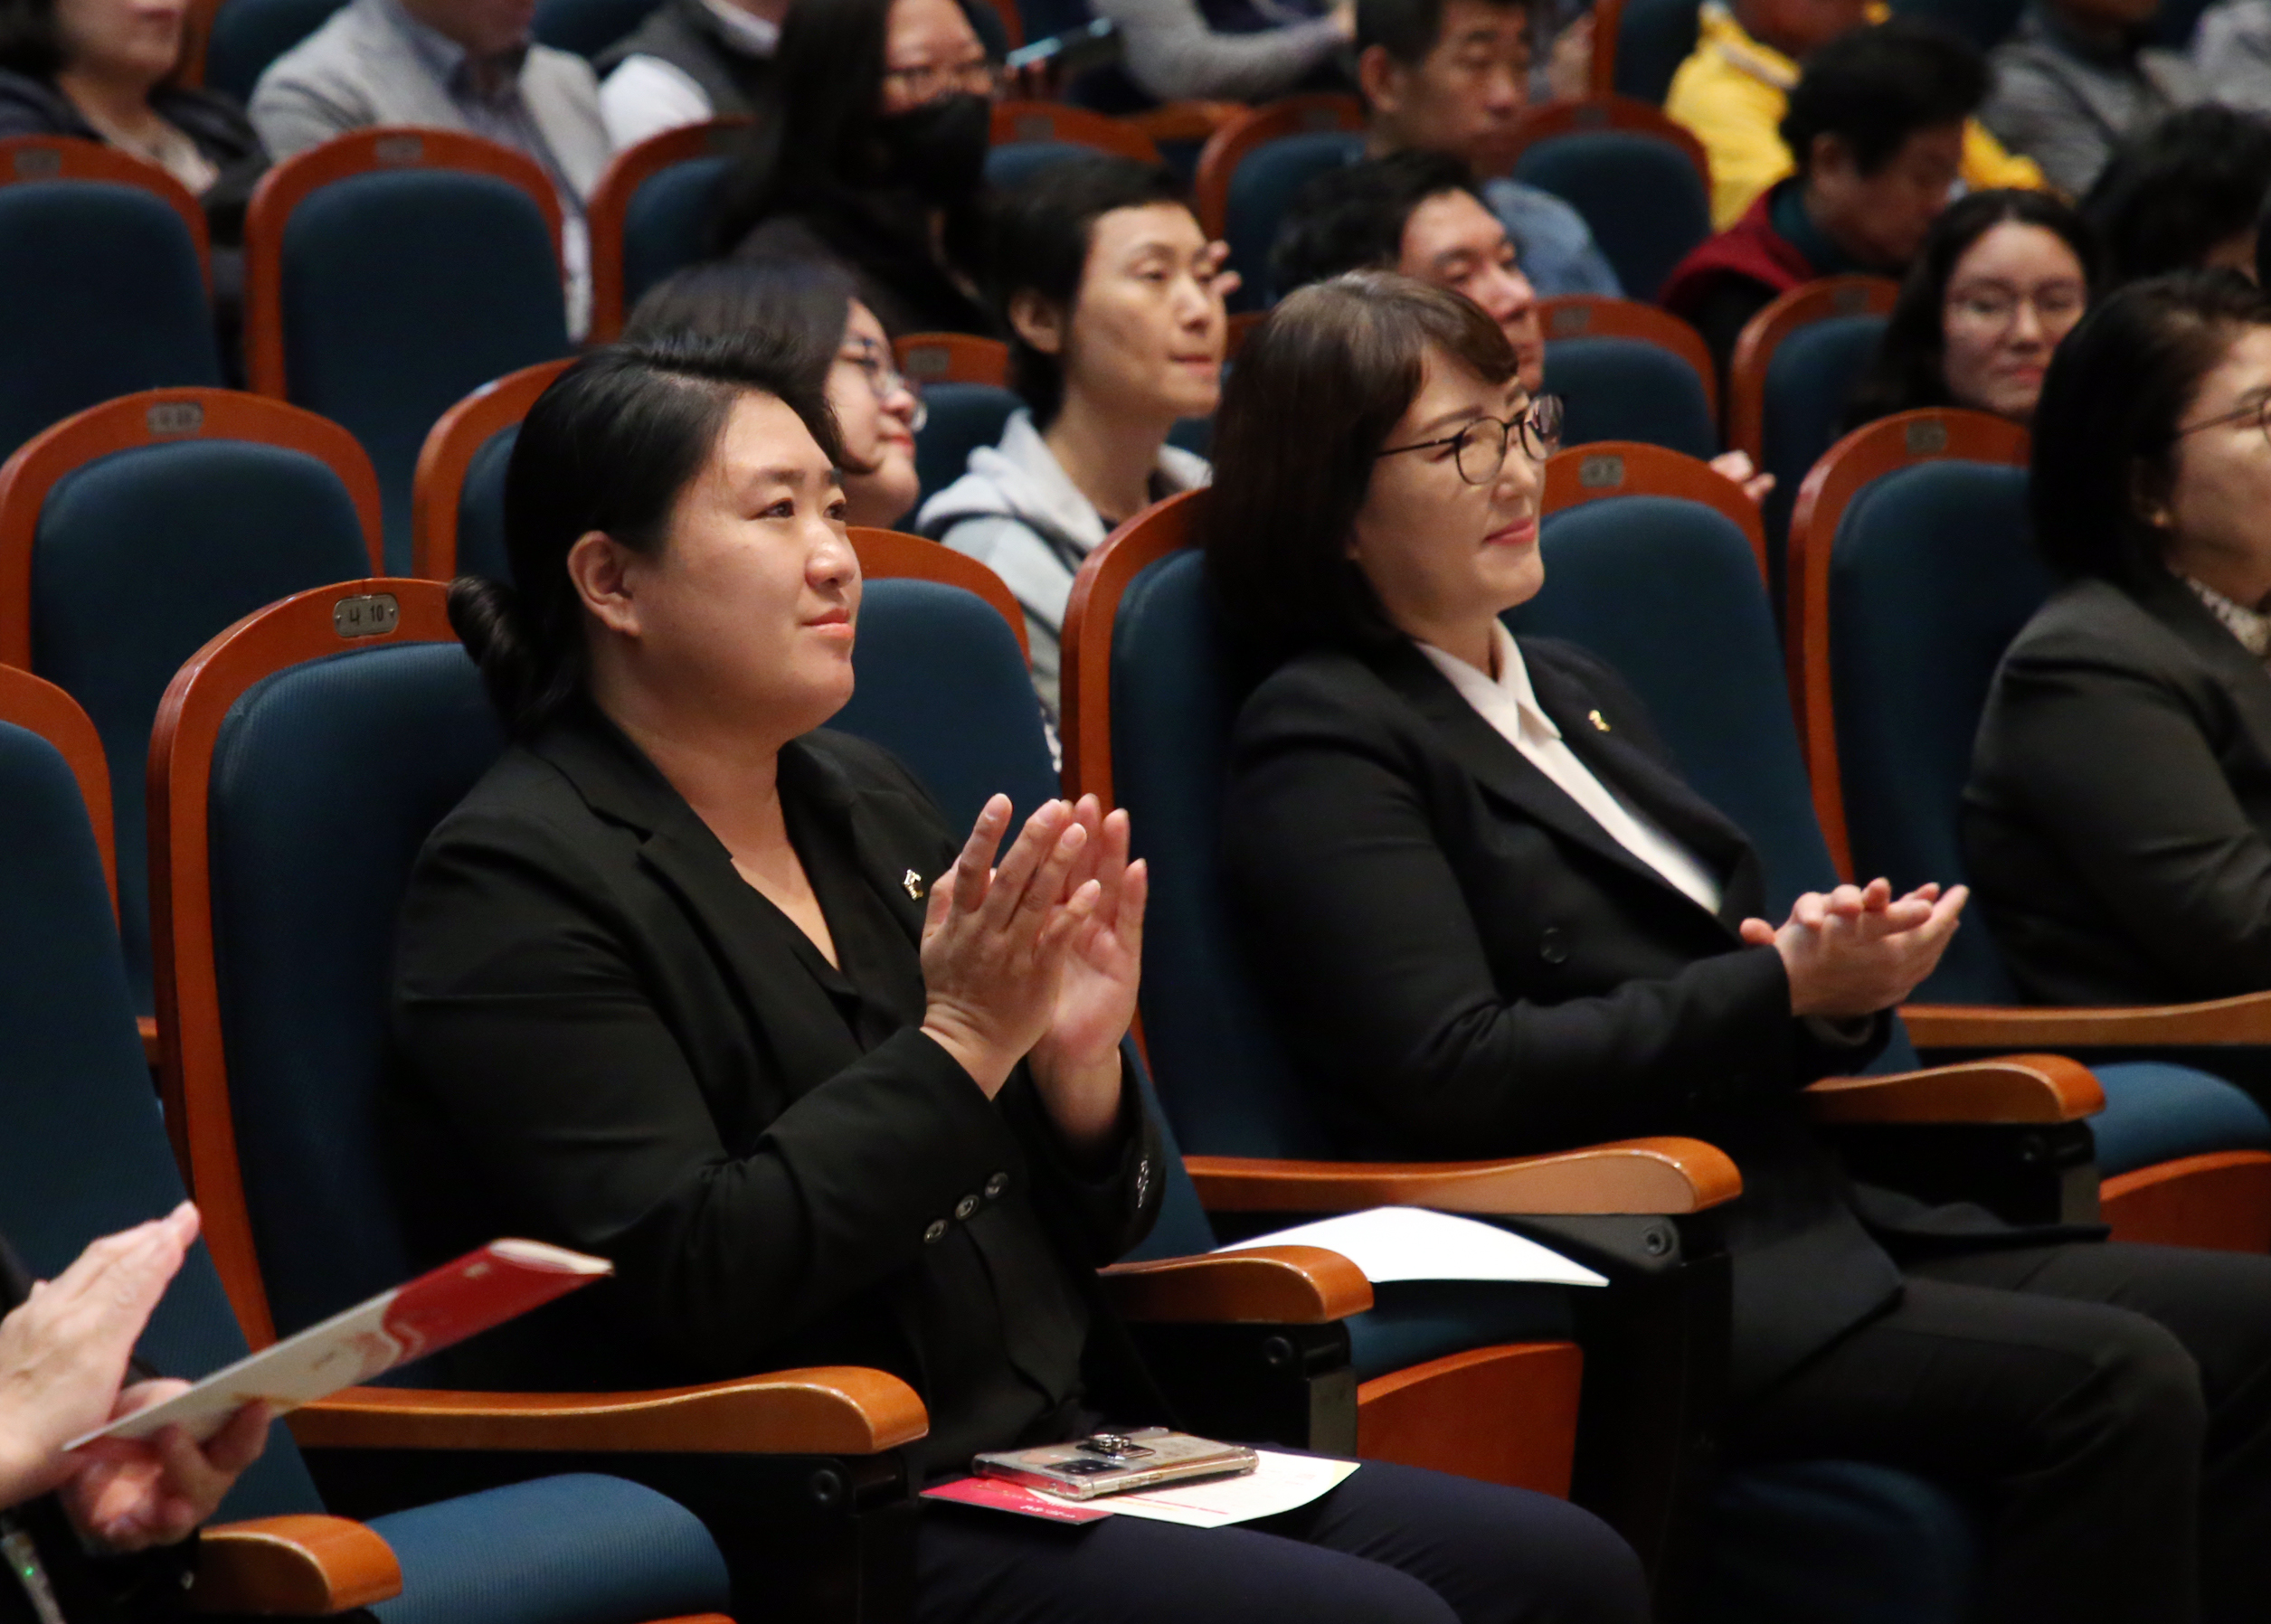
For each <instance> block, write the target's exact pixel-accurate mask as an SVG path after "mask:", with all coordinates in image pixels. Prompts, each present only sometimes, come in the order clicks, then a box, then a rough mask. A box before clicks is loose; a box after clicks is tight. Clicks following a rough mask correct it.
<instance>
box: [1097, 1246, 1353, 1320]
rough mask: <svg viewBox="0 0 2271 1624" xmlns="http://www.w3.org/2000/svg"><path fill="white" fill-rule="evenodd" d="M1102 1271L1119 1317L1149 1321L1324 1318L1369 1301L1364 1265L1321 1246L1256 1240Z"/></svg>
mask: <svg viewBox="0 0 2271 1624" xmlns="http://www.w3.org/2000/svg"><path fill="white" fill-rule="evenodd" d="M1102 1275H1103V1279H1104V1290H1105V1292H1106V1293H1107V1294H1108V1295H1109V1296H1110V1297H1111V1298H1112V1306H1113V1307H1114V1308H1118V1309H1119V1310H1120V1315H1121V1318H1123V1319H1128V1320H1140V1321H1150V1322H1152V1323H1155V1324H1159V1323H1165V1324H1176V1325H1201V1324H1203V1325H1326V1324H1329V1323H1330V1322H1331V1321H1333V1320H1336V1319H1346V1318H1348V1317H1349V1316H1350V1315H1351V1314H1361V1313H1363V1312H1364V1311H1365V1310H1366V1309H1367V1308H1370V1307H1371V1306H1372V1282H1371V1281H1369V1280H1367V1279H1365V1278H1364V1271H1363V1270H1360V1269H1358V1267H1357V1266H1356V1265H1355V1264H1354V1263H1351V1262H1350V1261H1348V1259H1346V1258H1344V1257H1342V1256H1341V1255H1340V1254H1339V1252H1337V1251H1326V1250H1325V1249H1324V1248H1322V1247H1320V1246H1256V1247H1254V1248H1253V1249H1252V1250H1250V1251H1226V1252H1215V1253H1212V1254H1210V1255H1208V1256H1206V1257H1199V1258H1168V1259H1165V1260H1162V1261H1159V1262H1156V1263H1115V1264H1113V1265H1112V1267H1111V1268H1109V1269H1106V1270H1102Z"/></svg>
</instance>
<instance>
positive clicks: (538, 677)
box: [449, 335, 841, 737]
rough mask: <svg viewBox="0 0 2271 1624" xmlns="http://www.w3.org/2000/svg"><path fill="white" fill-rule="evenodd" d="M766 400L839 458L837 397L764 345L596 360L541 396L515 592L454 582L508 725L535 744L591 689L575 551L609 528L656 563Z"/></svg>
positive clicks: (600, 354) (508, 500)
mask: <svg viewBox="0 0 2271 1624" xmlns="http://www.w3.org/2000/svg"><path fill="white" fill-rule="evenodd" d="M751 391H758V392H762V393H765V394H769V395H772V396H775V397H777V398H778V399H779V400H781V401H782V402H783V403H784V404H786V405H787V406H788V407H789V409H790V411H794V412H795V413H796V414H797V416H798V417H799V418H800V419H801V420H803V422H804V426H805V427H806V428H807V429H809V430H811V431H812V438H813V439H817V440H819V442H820V448H821V449H822V450H824V451H826V452H827V453H828V457H829V458H830V460H831V461H840V460H841V454H840V450H839V446H838V440H837V432H836V419H835V417H834V416H833V415H832V414H831V413H830V412H829V411H828V401H827V398H826V397H825V396H824V395H822V394H821V393H820V392H819V391H818V390H816V389H813V388H811V387H810V386H809V384H807V383H805V382H801V381H800V380H799V379H797V378H796V377H795V376H794V375H793V374H792V373H790V369H789V368H788V367H787V366H786V365H784V364H783V363H782V360H781V354H779V353H778V352H776V351H774V350H772V349H770V348H768V347H766V346H765V345H762V344H754V343H749V342H745V341H741V340H734V339H724V338H696V337H693V336H690V335H677V336H672V337H664V338H660V339H657V340H655V341H653V342H650V343H646V344H618V345H609V346H607V347H606V348H603V349H598V350H593V351H591V353H590V354H587V355H585V356H584V357H583V358H582V359H581V360H580V361H578V362H576V364H574V365H572V366H571V367H569V368H568V370H567V371H566V372H564V373H561V374H560V376H559V377H558V378H557V379H555V380H554V382H553V384H552V387H551V388H549V389H547V390H545V391H544V393H543V394H541V395H539V396H537V397H536V403H535V405H534V406H531V407H530V408H529V409H528V416H527V418H526V419H525V420H524V421H523V422H522V424H521V428H520V439H519V440H518V442H517V443H516V445H515V446H514V448H513V459H512V461H511V463H510V464H509V465H507V467H506V471H505V554H506V559H507V560H508V561H509V562H511V564H512V570H513V581H514V582H515V584H514V585H511V586H507V585H506V584H505V583H504V582H502V581H489V580H486V579H484V578H482V577H480V576H478V575H465V576H460V577H459V578H458V580H456V581H452V582H451V583H450V585H449V624H450V625H451V626H453V627H455V628H457V633H458V636H459V637H460V638H462V639H463V640H464V643H465V646H466V648H467V650H468V652H469V653H470V654H471V655H472V656H473V660H474V663H475V664H476V665H478V666H480V668H481V680H482V681H483V683H484V684H486V685H487V688H488V691H489V699H490V702H491V703H494V704H495V705H496V706H497V714H498V715H500V716H502V717H503V718H504V720H505V723H506V727H508V728H509V729H511V730H512V732H515V733H516V734H517V735H520V736H522V737H526V736H528V735H530V734H533V733H535V732H537V731H539V730H540V729H542V728H543V726H544V723H545V722H549V721H550V720H551V719H552V718H553V717H554V716H555V715H557V714H558V713H560V711H561V709H562V708H563V706H565V705H566V704H567V703H569V702H570V701H572V699H574V698H575V696H576V695H577V694H580V693H581V692H582V688H583V684H584V679H585V676H586V675H587V672H588V667H589V654H588V651H587V649H586V647H585V643H584V627H583V609H582V600H581V599H579V598H578V596H577V595H576V590H575V587H574V584H573V583H572V582H571V581H569V579H568V571H567V558H568V552H569V550H570V549H571V548H572V547H573V546H574V545H575V543H577V541H578V540H580V539H581V538H582V536H584V535H585V534H586V533H589V532H591V531H594V530H598V531H603V532H604V533H607V534H608V535H610V536H611V537H613V538H614V539H615V540H616V541H617V542H619V543H621V544H622V545H623V546H626V547H629V549H631V550H632V551H633V552H643V553H648V554H652V553H653V552H656V551H658V549H659V548H660V547H661V546H662V544H663V542H664V540H665V539H666V537H667V534H668V532H669V525H670V516H671V515H672V513H673V512H674V511H676V509H677V505H678V498H679V496H680V495H681V494H683V493H684V491H685V490H686V486H687V485H688V484H689V483H691V482H692V481H693V479H694V477H695V475H697V474H699V473H700V472H701V471H702V467H703V465H704V464H705V462H706V461H707V460H708V459H709V456H710V451H711V448H712V447H714V445H715V444H716V443H717V437H718V433H719V431H720V430H722V429H723V428H724V426H725V420H726V416H727V414H728V413H729V412H730V411H732V410H733V402H734V401H735V400H736V399H738V398H739V397H740V396H741V395H743V394H744V393H747V392H751Z"/></svg>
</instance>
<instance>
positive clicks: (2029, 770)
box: [1963, 271, 2271, 1004]
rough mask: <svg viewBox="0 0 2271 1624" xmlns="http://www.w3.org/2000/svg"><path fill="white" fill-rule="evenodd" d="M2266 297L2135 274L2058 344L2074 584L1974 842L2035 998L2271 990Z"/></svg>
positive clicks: (1970, 800)
mask: <svg viewBox="0 0 2271 1624" xmlns="http://www.w3.org/2000/svg"><path fill="white" fill-rule="evenodd" d="M2267 401H2271V301H2267V300H2266V297H2265V296H2264V295H2263V294H2262V293H2261V292H2259V291H2258V290H2257V288H2255V287H2254V285H2253V284H2251V283H2248V282H2245V281H2243V280H2241V279H2239V278H2238V277H2236V276H2234V275H2232V274H2231V273H2229V272H2228V271H2191V272H2182V273H2180V274H2178V275H2176V276H2172V277H2163V278H2156V279H2153V280H2150V281H2144V282H2137V283H2133V284H2131V285H2130V286H2129V287H2127V288H2123V289H2122V290H2121V291H2120V292H2118V293H2116V294H2115V295H2113V296H2112V297H2109V298H2108V299H2107V300H2106V301H2105V303H2104V304H2103V305H2101V306H2099V307H2097V308H2096V310H2095V311H2093V312H2092V313H2091V314H2090V316H2088V318H2087V319H2086V320H2085V321H2084V322H2083V323H2082V325H2081V326H2079V327H2077V329H2075V332H2074V335H2073V336H2072V337H2070V338H2068V340H2067V341H2066V344H2065V345H2063V346H2062V347H2061V348H2060V350H2059V351H2058V359H2057V360H2056V361H2055V362H2054V363H2053V364H2051V367H2050V374H2049V379H2048V381H2047V382H2046V383H2045V386H2044V389H2043V392H2042V404H2041V407H2040V409H2039V411H2038V412H2037V413H2036V416H2035V425H2034V469H2033V480H2032V485H2031V502H2032V505H2033V510H2034V528H2035V540H2036V544H2037V546H2038V547H2039V549H2040V550H2041V552H2042V553H2043V555H2044V557H2045V558H2046V559H2047V560H2048V561H2049V563H2050V565H2051V567H2052V568H2053V569H2054V570H2055V571H2057V572H2058V574H2059V575H2061V576H2063V577H2064V578H2065V584H2064V585H2063V586H2062V587H2060V588H2059V589H2058V591H2056V592H2055V593H2053V594H2052V595H2051V597H2050V599H2049V601H2048V602H2047V603H2045V604H2044V605H2043V606H2042V608H2041V609H2040V610H2039V612H2038V613H2037V614H2036V615H2035V617H2034V618H2033V619H2032V620H2030V621H2029V622H2028V624H2027V628H2026V629H2025V630H2024V631H2022V632H2021V633H2020V635H2019V637H2018V640H2017V641H2015V642H2014V643H2013V644H2012V645H2011V648H2010V651H2009V652H2008V653H2007V654H2005V655H2004V656H2003V663H2002V667H2001V670H2000V671H1999V672H1998V673H1997V674H1996V677H1995V685H1994V688H1993V690H1992V693H1991V694H1990V695H1989V698H1988V703H1987V713H1986V716H1985V718H1984V719H1983V721H1982V724H1981V727H1980V732H1979V736H1978V742H1977V745H1976V747H1975V749H1974V751H1973V758H1972V781H1971V785H1970V788H1969V789H1968V790H1967V791H1966V794H1965V798H1964V802H1965V804H1964V827H1963V836H1964V847H1965V854H1966V857H1967V859H1968V860H1969V862H1970V864H1971V868H1972V873H1973V874H1974V875H1976V876H1977V877H1978V880H1979V892H1980V902H1981V905H1982V908H1983V909H1984V910H1985V911H1986V915H1987V922H1988V924H1989V926H1990V928H1991V929H1992V930H1993V931H1994V934H1995V940H1996V944H1997V945H1998V946H1999V947H2000V948H2001V949H2002V957H2003V960H2004V962H2005V963H2006V964H2007V965H2009V966H2010V968H2011V975H2012V977H2013V978H2014V979H2016V980H2017V982H2018V984H2019V987H2020V992H2021V993H2023V994H2024V995H2025V996H2027V997H2029V998H2030V999H2033V1000H2036V1001H2039V1002H2041V1003H2048V1004H2172V1003H2183V1002H2189V1001H2191V1000H2195V999H2201V998H2219V997H2223V996H2228V995H2230V994H2237V993H2252V992H2260V991H2263V990H2264V989H2266V988H2271V673H2266V669H2265V659H2266V655H2271V527H2267V526H2266V524H2265V518H2266V514H2271V430H2266V416H2265V412H2266V402H2267Z"/></svg>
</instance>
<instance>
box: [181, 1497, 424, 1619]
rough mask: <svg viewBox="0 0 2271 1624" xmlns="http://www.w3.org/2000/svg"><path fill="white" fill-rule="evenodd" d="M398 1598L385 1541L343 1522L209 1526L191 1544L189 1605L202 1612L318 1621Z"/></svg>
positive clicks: (398, 1573)
mask: <svg viewBox="0 0 2271 1624" xmlns="http://www.w3.org/2000/svg"><path fill="white" fill-rule="evenodd" d="M401 1594H402V1564H401V1563H398V1562H396V1561H395V1560H394V1553H393V1549H392V1548H391V1547H390V1546H389V1545H388V1544H387V1543H386V1541H385V1540H384V1539H383V1538H382V1537H381V1536H380V1535H379V1534H376V1533H375V1532H374V1531H373V1530H371V1529H369V1528H366V1527H364V1525H362V1524H361V1523H351V1522H349V1521H348V1520H347V1519H346V1518H345V1517H332V1516H281V1517H261V1518H259V1519H258V1520H256V1521H253V1522H249V1523H229V1524H224V1525H222V1526H221V1527H218V1528H208V1529H206V1530H205V1531H204V1533H203V1534H202V1535H200V1536H199V1538H198V1542H197V1576H196V1581H195V1582H194V1583H193V1584H192V1585H191V1586H190V1591H189V1600H190V1604H191V1605H192V1606H193V1607H194V1608H195V1609H196V1610H198V1611H199V1612H208V1613H285V1614H289V1616H291V1617H293V1618H300V1619H312V1618H321V1617H323V1616H325V1615H326V1614H329V1613H344V1612H353V1611H354V1610H356V1609H358V1608H364V1607H369V1606H370V1605H371V1604H372V1603H374V1602H377V1601H385V1600H391V1599H392V1598H393V1597H395V1596H399V1595H401Z"/></svg>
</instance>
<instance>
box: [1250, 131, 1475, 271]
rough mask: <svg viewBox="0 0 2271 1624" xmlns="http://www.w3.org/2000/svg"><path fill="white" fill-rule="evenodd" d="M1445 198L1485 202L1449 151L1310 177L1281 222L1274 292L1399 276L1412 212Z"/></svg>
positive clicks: (1273, 260)
mask: <svg viewBox="0 0 2271 1624" xmlns="http://www.w3.org/2000/svg"><path fill="white" fill-rule="evenodd" d="M1446 192H1466V193H1470V194H1475V184H1474V175H1473V172H1472V171H1471V170H1470V169H1469V168H1468V167H1467V165H1466V162H1465V160H1464V159H1462V158H1457V157H1453V156H1452V155H1451V154H1449V153H1447V152H1422V151H1418V150H1416V149H1413V150H1408V151H1405V152H1395V153H1390V154H1388V156H1386V157H1381V158H1364V159H1360V160H1359V161H1358V162H1356V163H1354V164H1350V165H1346V166H1345V167H1343V168H1339V169H1328V170H1326V171H1325V172H1324V173H1323V174H1321V175H1313V176H1311V179H1310V181H1309V183H1308V184H1306V185H1304V186H1303V187H1302V188H1301V190H1300V192H1298V193H1296V194H1294V197H1293V202H1292V205H1291V206H1290V207H1289V208H1287V210H1286V211H1285V214H1284V217H1283V218H1282V220H1280V221H1279V222H1278V228H1277V241H1276V242H1274V243H1273V244H1272V245H1271V248H1270V287H1271V289H1272V290H1273V291H1274V292H1275V293H1277V294H1278V295H1279V296H1280V297H1282V296H1283V295H1285V294H1288V293H1291V292H1292V290H1293V289H1294V288H1306V287H1307V286H1309V284H1310V283H1311V282H1321V281H1323V280H1324V279H1326V278H1328V277H1337V276H1339V275H1341V274H1342V273H1343V272H1345V271H1351V270H1392V269H1395V268H1396V263H1397V261H1398V260H1401V259H1402V258H1403V257H1404V227H1405V223H1406V222H1408V221H1410V219H1411V217H1412V211H1413V210H1415V209H1416V208H1418V207H1419V205H1420V204H1422V203H1425V202H1426V201H1427V200H1428V199H1429V198H1431V197H1440V196H1442V195H1443V194H1444V193H1446ZM1475 195H1476V198H1477V201H1480V200H1481V194H1475ZM1486 206H1487V205H1486Z"/></svg>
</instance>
